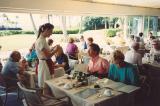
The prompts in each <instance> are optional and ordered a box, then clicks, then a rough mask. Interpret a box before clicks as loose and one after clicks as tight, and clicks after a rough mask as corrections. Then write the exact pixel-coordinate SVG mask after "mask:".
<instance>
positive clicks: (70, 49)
mask: <svg viewBox="0 0 160 106" xmlns="http://www.w3.org/2000/svg"><path fill="white" fill-rule="evenodd" d="M66 53H67V54H68V56H69V58H70V59H75V60H78V47H77V45H75V44H74V39H73V38H70V39H69V43H68V45H67V48H66Z"/></svg>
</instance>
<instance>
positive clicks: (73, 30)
mask: <svg viewBox="0 0 160 106" xmlns="http://www.w3.org/2000/svg"><path fill="white" fill-rule="evenodd" d="M78 32H79V29H72V30H67V33H68V34H77V33H78Z"/></svg>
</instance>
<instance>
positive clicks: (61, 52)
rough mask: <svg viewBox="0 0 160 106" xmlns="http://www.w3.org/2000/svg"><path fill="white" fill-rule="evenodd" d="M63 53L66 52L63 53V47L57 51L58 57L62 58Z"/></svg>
mask: <svg viewBox="0 0 160 106" xmlns="http://www.w3.org/2000/svg"><path fill="white" fill-rule="evenodd" d="M63 53H64V52H63V48H62V47H61V46H60V47H58V50H57V52H56V56H61V55H62V54H63Z"/></svg>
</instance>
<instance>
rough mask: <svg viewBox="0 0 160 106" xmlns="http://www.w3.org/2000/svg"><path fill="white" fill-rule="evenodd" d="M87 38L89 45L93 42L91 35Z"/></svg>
mask: <svg viewBox="0 0 160 106" xmlns="http://www.w3.org/2000/svg"><path fill="white" fill-rule="evenodd" d="M87 40H88V45H91V44H92V43H93V38H92V37H89V38H88V39H87Z"/></svg>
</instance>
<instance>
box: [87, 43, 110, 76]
mask: <svg viewBox="0 0 160 106" xmlns="http://www.w3.org/2000/svg"><path fill="white" fill-rule="evenodd" d="M99 53H100V47H99V46H98V45H97V44H94V43H93V44H91V45H90V48H89V50H88V54H89V56H90V57H91V60H90V61H89V64H88V72H89V74H91V75H95V76H96V77H99V78H103V77H107V73H108V69H109V62H108V61H107V60H105V59H103V58H102V57H100V56H99Z"/></svg>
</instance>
